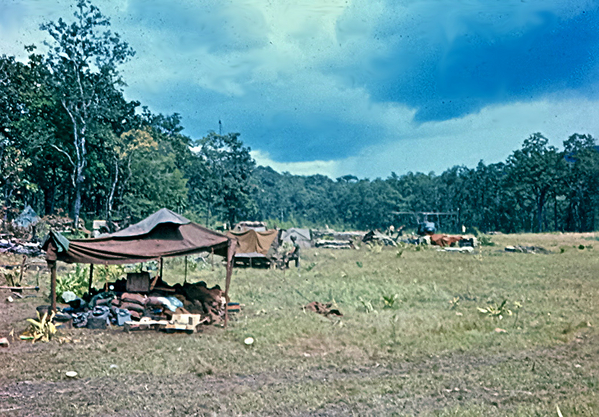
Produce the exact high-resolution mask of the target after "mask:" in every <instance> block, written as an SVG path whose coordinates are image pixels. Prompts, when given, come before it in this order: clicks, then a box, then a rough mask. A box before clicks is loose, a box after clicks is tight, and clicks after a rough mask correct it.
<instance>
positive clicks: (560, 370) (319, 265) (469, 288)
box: [0, 234, 599, 417]
mask: <svg viewBox="0 0 599 417" xmlns="http://www.w3.org/2000/svg"><path fill="white" fill-rule="evenodd" d="M493 241H494V242H496V243H497V246H495V247H483V248H481V250H480V251H477V252H476V253H474V254H459V253H445V252H437V250H436V248H428V249H421V250H416V248H415V247H407V248H403V249H397V248H380V247H375V248H373V249H369V248H367V247H362V248H361V249H360V250H359V251H333V250H318V249H312V250H306V251H305V253H304V256H303V259H302V270H301V273H298V272H297V271H296V270H294V269H292V270H289V271H286V272H283V271H275V270H236V271H235V274H234V277H233V281H232V285H231V298H232V300H233V301H239V302H241V303H242V304H244V305H245V307H244V309H243V310H242V312H241V313H240V314H238V315H237V316H235V318H234V319H233V320H232V322H231V323H230V326H229V329H227V330H226V331H224V330H222V329H220V328H216V327H208V328H206V329H205V331H204V332H203V333H202V334H196V335H192V336H188V335H183V334H175V335H170V334H163V333H157V332H137V333H131V334H126V333H124V332H123V331H122V329H120V328H113V329H111V330H107V331H101V330H96V331H94V330H87V329H82V330H68V331H63V332H62V333H61V335H60V336H61V337H58V338H55V339H54V340H53V341H52V342H50V343H36V344H34V345H32V344H31V343H27V342H21V341H18V340H15V341H14V342H11V345H10V347H9V348H5V349H2V350H0V369H2V372H0V415H10V416H29V415H41V416H46V415H48V416H49V415H55V416H72V415H94V416H187V415H219V416H220V415H299V416H303V415H322V416H347V415H424V416H427V415H431V416H479V415H489V416H498V415H506V416H508V415H509V416H547V415H554V416H557V415H558V413H557V408H556V406H558V407H559V409H560V410H561V413H562V414H563V415H564V416H565V417H566V416H574V415H577V416H578V415H587V416H595V415H599V401H598V400H599V399H598V393H599V332H598V331H597V326H599V311H598V305H599V303H597V300H598V297H599V256H598V254H599V241H597V240H596V239H595V236H594V235H593V234H585V235H581V234H563V235H562V234H545V235H499V236H494V237H493ZM505 245H537V246H543V247H545V248H546V249H548V250H550V251H552V253H551V254H548V255H540V254H521V253H506V252H504V251H503V247H504V246H505ZM579 245H583V246H584V248H583V249H581V248H579ZM593 245H594V246H596V248H593V247H592V246H593ZM400 253H401V254H400ZM4 262H6V259H4V260H3V263H4ZM176 268H177V265H176V264H174V263H173V264H172V269H171V271H167V272H166V273H165V275H166V277H167V280H168V279H169V277H172V280H179V281H180V280H182V277H180V276H178V275H177V273H176V271H178V270H177V269H176ZM169 273H170V275H169ZM201 273H202V274H201V276H202V279H204V280H206V281H207V282H208V284H209V285H212V284H216V283H220V284H222V283H223V282H224V278H223V277H224V269H223V268H217V270H216V271H214V272H211V271H209V270H208V271H201ZM198 274H199V273H198ZM198 276H200V275H198ZM26 280H27V284H30V283H33V284H34V283H35V280H36V278H35V274H34V273H32V272H30V273H29V274H28V275H27V277H26ZM48 280H49V279H48V275H47V273H45V272H42V275H41V279H40V284H42V291H41V292H40V297H38V298H26V299H23V300H16V301H15V302H14V303H7V302H5V299H6V297H7V296H8V295H9V293H8V292H6V291H3V292H2V301H1V303H2V315H1V316H0V336H7V335H8V333H9V332H10V331H11V330H12V329H15V333H16V334H17V335H18V334H19V333H20V332H21V331H23V330H24V329H25V328H26V327H27V325H26V322H25V321H24V320H25V319H26V318H27V317H32V316H33V315H34V313H35V306H36V305H40V304H46V303H47V300H45V299H44V298H43V297H42V294H44V295H45V294H46V293H47V285H48ZM384 299H387V302H385V300H384ZM504 300H506V304H505V306H506V307H507V308H508V309H509V310H511V312H512V314H511V315H509V313H508V312H504V314H502V319H499V318H498V317H491V316H490V315H489V314H483V313H481V312H480V311H479V310H478V309H479V308H488V307H489V306H498V305H500V304H501V303H502V302H503V301H504ZM309 301H320V302H334V303H336V305H337V307H338V308H339V309H340V310H341V311H342V312H343V313H344V316H343V317H340V318H337V317H335V318H326V317H323V316H320V315H317V314H315V313H311V312H306V311H303V310H302V308H301V307H302V305H305V304H307V303H308V302H309ZM248 336H252V337H253V338H254V339H255V341H256V342H255V343H254V345H253V346H252V347H246V346H245V345H244V343H243V340H244V339H245V338H246V337H248ZM66 371H76V372H77V373H78V377H77V379H67V378H66V376H65V372H66Z"/></svg>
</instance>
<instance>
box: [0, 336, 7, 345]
mask: <svg viewBox="0 0 599 417" xmlns="http://www.w3.org/2000/svg"><path fill="white" fill-rule="evenodd" d="M0 347H8V339H7V338H6V337H0Z"/></svg>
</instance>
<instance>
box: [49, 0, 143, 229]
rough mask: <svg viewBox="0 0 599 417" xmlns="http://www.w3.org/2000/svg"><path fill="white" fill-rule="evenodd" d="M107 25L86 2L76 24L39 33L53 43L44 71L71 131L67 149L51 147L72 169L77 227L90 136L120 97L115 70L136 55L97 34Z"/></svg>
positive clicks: (124, 45) (79, 9)
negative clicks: (46, 72) (42, 33)
mask: <svg viewBox="0 0 599 417" xmlns="http://www.w3.org/2000/svg"><path fill="white" fill-rule="evenodd" d="M109 25H110V22H109V20H108V19H107V18H106V17H105V16H103V15H102V13H101V12H100V11H99V9H98V8H97V7H95V6H94V5H92V4H91V3H90V1H89V0H79V2H78V3H77V11H76V12H75V21H74V22H72V23H70V24H67V23H66V22H65V21H63V20H62V18H60V19H58V21H57V22H48V23H45V24H43V25H41V27H40V28H41V29H42V30H45V31H47V32H48V34H49V35H50V36H51V38H52V39H53V41H52V42H51V43H48V44H47V45H48V46H49V47H50V51H49V52H48V56H47V59H46V65H47V67H48V68H49V69H50V71H51V74H52V85H53V87H54V88H55V89H56V94H57V96H58V97H59V101H60V103H61V105H62V107H63V108H64V111H65V112H66V114H67V115H68V118H69V120H70V123H71V128H72V132H71V134H72V137H71V139H72V141H71V143H70V144H64V145H63V146H58V145H56V144H52V146H53V147H54V148H55V149H56V150H57V151H59V152H60V153H62V154H63V155H64V156H65V157H66V158H67V160H68V161H69V163H70V165H71V167H72V173H71V182H72V184H73V188H74V191H75V198H74V201H73V209H72V211H73V218H74V220H75V225H77V224H78V219H79V215H80V211H81V198H82V195H81V191H82V185H83V182H84V180H85V168H86V166H87V163H88V158H87V153H88V145H87V142H88V140H89V138H90V134H91V132H90V130H92V129H93V128H94V124H96V123H101V122H102V121H103V120H102V119H103V118H105V117H107V116H109V113H110V109H111V104H112V102H113V100H114V98H115V97H119V92H118V88H119V87H120V86H122V85H123V82H122V80H121V78H120V76H119V73H118V65H119V64H121V63H123V62H125V61H126V60H127V59H128V58H129V57H131V56H133V55H134V52H133V50H132V49H131V48H129V46H128V44H127V43H126V42H123V41H121V39H120V37H119V35H118V34H115V33H112V32H111V31H109V30H106V31H104V32H102V31H101V29H102V28H104V27H108V26H109Z"/></svg>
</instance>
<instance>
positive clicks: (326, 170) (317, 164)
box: [250, 151, 341, 178]
mask: <svg viewBox="0 0 599 417" xmlns="http://www.w3.org/2000/svg"><path fill="white" fill-rule="evenodd" d="M250 154H251V155H252V158H254V160H255V161H256V164H258V165H262V166H269V167H271V168H272V169H274V170H275V171H277V172H289V173H291V174H294V175H316V174H321V175H326V176H328V177H330V178H337V177H338V176H339V173H340V172H341V171H340V169H339V165H340V161H308V162H277V161H273V160H272V159H271V158H270V155H269V154H268V152H264V151H251V152H250Z"/></svg>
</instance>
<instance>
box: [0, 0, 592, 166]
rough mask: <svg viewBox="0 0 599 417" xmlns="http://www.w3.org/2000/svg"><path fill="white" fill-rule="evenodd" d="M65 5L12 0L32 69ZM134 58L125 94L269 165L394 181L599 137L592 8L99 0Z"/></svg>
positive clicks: (14, 22)
mask: <svg viewBox="0 0 599 417" xmlns="http://www.w3.org/2000/svg"><path fill="white" fill-rule="evenodd" d="M73 3H74V2H69V1H63V0H58V1H56V0H55V1H46V0H0V53H6V54H9V55H17V56H18V57H21V58H22V59H24V58H25V53H24V51H23V46H24V45H27V44H31V43H35V44H38V45H40V46H41V43H42V41H43V39H44V34H43V32H40V31H39V30H38V26H39V24H40V23H41V22H43V21H45V20H54V19H57V18H58V17H61V16H62V17H65V18H70V16H71V15H72V11H73V9H72V5H73ZM97 4H98V6H99V7H100V8H101V10H102V11H103V12H104V14H106V15H107V16H109V17H110V18H111V20H112V26H113V30H115V31H117V32H119V33H120V34H121V36H122V37H123V38H124V39H125V40H127V41H128V42H129V43H130V45H131V46H132V47H133V48H134V49H135V50H136V51H137V54H136V56H135V57H134V58H133V59H132V60H131V61H130V62H129V63H127V64H125V65H124V66H123V68H122V73H123V75H124V77H125V79H126V81H127V83H128V87H126V89H125V93H126V96H127V97H128V98H129V99H136V100H139V101H141V102H142V103H143V104H144V105H148V106H149V107H150V108H151V109H152V110H153V111H155V112H162V113H167V114H168V113H173V112H178V113H180V114H181V115H182V117H183V124H184V126H185V127H186V130H185V133H187V134H188V135H190V136H192V137H194V138H200V137H202V136H204V135H205V134H206V132H208V131H209V130H218V121H219V120H222V123H223V129H224V131H225V132H228V131H232V132H233V131H234V132H240V133H241V138H242V139H243V140H244V142H245V143H246V144H247V145H249V146H250V147H251V148H252V152H253V156H254V158H255V159H256V160H257V162H258V163H260V164H264V165H271V166H272V167H273V168H275V169H277V170H279V171H289V172H291V173H295V174H313V173H322V174H325V175H329V176H331V177H333V178H335V177H337V176H341V175H345V174H353V175H357V176H359V177H368V178H375V177H383V178H385V177H387V176H388V175H390V173H391V172H396V173H398V174H403V173H405V172H408V171H422V172H429V171H435V172H437V173H441V172H442V171H443V170H445V169H446V168H449V167H451V166H454V165H466V166H470V167H473V166H475V165H476V164H477V162H478V161H479V160H481V159H482V160H484V161H485V162H487V163H491V162H498V161H503V160H505V158H506V157H507V156H508V155H509V154H510V153H511V152H512V151H513V150H515V149H517V148H519V147H520V146H521V143H522V141H523V140H524V139H525V138H526V137H527V136H528V135H530V134H531V133H534V132H537V131H538V132H542V133H543V134H544V135H545V136H547V137H548V138H549V139H550V141H551V143H552V144H553V145H556V146H560V145H561V143H562V142H563V140H565V139H566V138H567V137H568V136H569V135H571V134H572V133H575V132H577V133H590V134H592V135H594V136H599V106H597V104H599V103H598V99H599V98H598V86H599V84H598V80H599V78H598V75H599V72H598V70H599V65H598V60H597V57H598V53H599V27H598V26H599V4H598V3H597V2H593V1H586V0H567V1H551V0H544V1H535V0H517V1H512V0H435V1H433V0H418V1H402V0H389V1H384V0H355V1H352V0H314V1H311V0H301V1H300V0H296V1H285V0H229V1H222V0H202V1H195V2H194V1H189V0H153V1H147V0H103V1H102V2H97Z"/></svg>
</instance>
